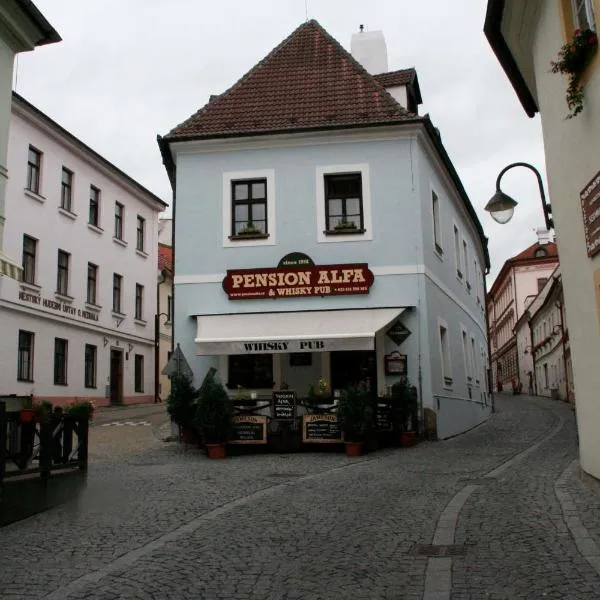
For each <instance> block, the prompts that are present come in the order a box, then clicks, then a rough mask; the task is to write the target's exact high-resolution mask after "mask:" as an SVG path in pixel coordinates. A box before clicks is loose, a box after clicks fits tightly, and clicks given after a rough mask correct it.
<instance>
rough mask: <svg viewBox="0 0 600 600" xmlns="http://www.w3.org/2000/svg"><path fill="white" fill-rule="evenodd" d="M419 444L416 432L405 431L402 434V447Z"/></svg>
mask: <svg viewBox="0 0 600 600" xmlns="http://www.w3.org/2000/svg"><path fill="white" fill-rule="evenodd" d="M416 443H417V436H416V435H415V432H414V431H403V432H402V433H401V434H400V445H401V446H407V447H408V446H414V445H415V444H416Z"/></svg>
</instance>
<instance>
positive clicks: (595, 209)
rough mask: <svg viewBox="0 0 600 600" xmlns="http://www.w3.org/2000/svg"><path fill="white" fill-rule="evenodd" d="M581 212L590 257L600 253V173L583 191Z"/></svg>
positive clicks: (581, 194)
mask: <svg viewBox="0 0 600 600" xmlns="http://www.w3.org/2000/svg"><path fill="white" fill-rule="evenodd" d="M579 197H580V199H581V211H582V212H583V229H584V231H585V244H586V246H587V253H588V256H589V257H590V258H591V257H592V256H595V255H596V254H598V252H600V171H599V172H598V173H596V175H594V177H593V179H592V180H591V181H590V182H589V183H588V184H587V185H586V186H585V187H584V188H583V190H581V193H580V195H579Z"/></svg>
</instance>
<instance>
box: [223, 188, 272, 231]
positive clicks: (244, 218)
mask: <svg viewBox="0 0 600 600" xmlns="http://www.w3.org/2000/svg"><path fill="white" fill-rule="evenodd" d="M231 198H232V209H231V234H232V235H233V236H238V235H241V236H244V235H267V231H268V229H267V180H266V179H248V180H246V181H232V182H231Z"/></svg>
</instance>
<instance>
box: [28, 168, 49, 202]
mask: <svg viewBox="0 0 600 600" xmlns="http://www.w3.org/2000/svg"><path fill="white" fill-rule="evenodd" d="M40 176H41V175H40ZM23 193H24V194H25V195H26V196H27V197H28V198H31V199H32V200H37V201H38V202H40V203H41V204H44V202H46V197H45V196H42V195H41V194H38V193H37V192H34V191H33V190H30V189H29V188H24V189H23Z"/></svg>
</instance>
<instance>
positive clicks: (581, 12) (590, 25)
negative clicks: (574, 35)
mask: <svg viewBox="0 0 600 600" xmlns="http://www.w3.org/2000/svg"><path fill="white" fill-rule="evenodd" d="M571 9H572V11H573V25H574V27H575V29H591V30H592V31H596V19H595V17H594V7H593V0H571Z"/></svg>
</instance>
